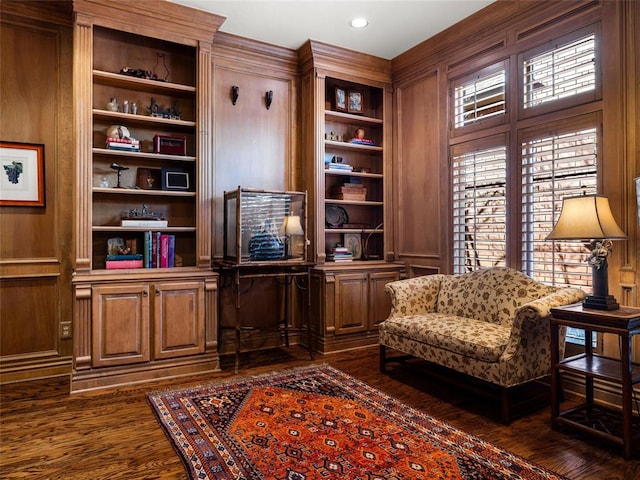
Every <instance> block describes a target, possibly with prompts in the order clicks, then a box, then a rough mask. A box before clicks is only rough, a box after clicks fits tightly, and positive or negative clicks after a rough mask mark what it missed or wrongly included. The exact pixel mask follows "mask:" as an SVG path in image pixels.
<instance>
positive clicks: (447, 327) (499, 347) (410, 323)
mask: <svg viewBox="0 0 640 480" xmlns="http://www.w3.org/2000/svg"><path fill="white" fill-rule="evenodd" d="M380 328H381V329H383V330H384V331H385V332H386V333H388V334H390V335H394V336H397V339H398V342H400V343H402V342H403V340H404V339H410V340H414V341H417V342H421V343H424V344H427V345H430V346H432V347H437V348H439V349H442V350H447V351H449V352H453V353H457V354H460V355H463V356H465V357H469V358H474V359H476V360H483V361H487V362H497V361H498V360H499V358H500V356H501V355H502V353H503V352H504V350H505V348H506V346H507V343H508V342H509V336H510V335H511V329H510V328H507V327H504V326H502V325H500V324H497V323H487V322H484V321H478V320H475V319H473V318H465V317H459V316H456V315H450V314H446V313H429V314H426V315H407V316H405V317H397V318H389V319H387V320H385V321H384V322H383V323H382V324H381V325H380ZM395 348H397V349H399V350H403V348H402V345H401V344H400V345H395Z"/></svg>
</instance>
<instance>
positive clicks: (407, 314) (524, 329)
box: [379, 267, 584, 424]
mask: <svg viewBox="0 0 640 480" xmlns="http://www.w3.org/2000/svg"><path fill="white" fill-rule="evenodd" d="M385 291H386V292H387V293H388V294H389V295H391V302H392V309H391V314H390V315H389V318H387V319H386V320H385V321H384V322H382V323H381V324H380V326H379V331H380V369H381V371H383V372H384V371H385V370H386V364H387V363H388V362H390V361H395V360H397V359H398V358H399V357H398V356H397V355H394V356H390V357H388V356H387V354H388V352H387V349H389V348H391V349H394V350H396V351H399V352H403V353H405V354H408V355H409V356H410V357H418V358H421V359H423V360H427V361H428V362H431V363H434V364H438V365H440V366H443V367H447V368H450V369H453V370H456V371H458V372H461V373H463V374H466V375H470V376H471V377H475V378H477V379H480V380H483V381H485V382H489V383H490V384H493V385H495V386H498V387H500V388H499V389H500V391H501V395H500V396H501V415H502V421H503V422H504V423H507V424H508V423H509V422H510V420H511V412H510V392H509V389H510V388H511V387H514V386H517V385H520V384H523V383H525V382H529V381H531V380H535V379H538V378H541V377H544V376H546V375H548V374H549V373H550V366H551V357H550V338H549V337H550V328H549V321H548V317H549V311H550V309H551V308H552V307H557V306H560V305H569V304H572V303H576V302H579V301H580V300H582V299H583V298H584V292H583V291H582V290H579V289H577V288H570V287H564V288H560V287H551V286H548V285H544V284H542V283H539V282H537V281H535V280H533V279H531V278H529V277H528V276H526V275H524V274H523V273H521V272H518V271H517V270H512V269H508V268H501V267H495V268H487V269H482V270H478V271H475V272H472V273H465V274H463V275H457V276H456V275H442V274H437V275H427V276H422V277H414V278H410V279H406V280H400V281H396V282H391V283H388V284H387V285H386V286H385ZM562 338H564V335H562ZM563 342H564V340H563ZM561 351H564V345H561ZM401 358H406V356H404V357H401Z"/></svg>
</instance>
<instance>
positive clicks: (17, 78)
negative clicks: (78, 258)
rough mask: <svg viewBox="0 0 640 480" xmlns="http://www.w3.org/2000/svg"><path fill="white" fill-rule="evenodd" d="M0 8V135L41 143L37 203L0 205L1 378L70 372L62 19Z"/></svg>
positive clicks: (66, 49) (25, 5)
mask: <svg viewBox="0 0 640 480" xmlns="http://www.w3.org/2000/svg"><path fill="white" fill-rule="evenodd" d="M40 3H41V5H35V4H34V3H33V2H5V1H3V2H2V5H1V6H0V10H1V11H0V21H1V24H0V37H1V38H2V41H1V42H0V71H1V72H2V75H0V92H2V94H0V138H1V139H2V140H3V141H10V142H24V143H41V144H44V159H45V165H44V169H45V202H46V205H45V206H44V207H7V206H3V207H0V318H1V321H0V382H9V381H17V380H22V379H24V378H29V377H30V376H32V375H34V371H35V372H36V373H35V374H36V375H38V376H48V375H57V374H62V373H66V374H68V373H69V371H70V364H71V348H72V346H71V333H72V332H71V320H72V314H71V288H70V287H71V253H72V252H71V250H72V245H73V243H72V223H71V222H72V202H71V197H72V194H71V178H73V175H72V169H73V148H72V147H73V145H72V142H73V140H72V139H73V136H72V115H73V112H72V102H71V58H72V55H71V49H72V30H71V15H70V9H69V8H68V5H67V6H65V5H64V4H61V3H60V2H40Z"/></svg>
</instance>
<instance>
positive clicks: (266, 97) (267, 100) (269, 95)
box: [264, 90, 273, 110]
mask: <svg viewBox="0 0 640 480" xmlns="http://www.w3.org/2000/svg"><path fill="white" fill-rule="evenodd" d="M264 101H265V103H266V104H267V110H269V107H270V106H271V102H273V90H269V91H268V92H267V93H265V95H264Z"/></svg>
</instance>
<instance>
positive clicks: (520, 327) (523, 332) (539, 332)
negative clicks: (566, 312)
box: [502, 287, 585, 361]
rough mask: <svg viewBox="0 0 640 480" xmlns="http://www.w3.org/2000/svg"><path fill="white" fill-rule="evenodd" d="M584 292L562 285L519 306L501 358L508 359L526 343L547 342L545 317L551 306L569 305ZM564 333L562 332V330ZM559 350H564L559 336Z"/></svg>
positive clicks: (578, 299)
mask: <svg viewBox="0 0 640 480" xmlns="http://www.w3.org/2000/svg"><path fill="white" fill-rule="evenodd" d="M584 297H585V293H584V292H583V291H582V290H580V289H578V288H573V287H564V288H560V289H559V290H557V291H555V292H553V293H550V294H549V295H545V296H544V297H542V298H539V299H537V300H532V301H530V302H528V303H525V304H524V305H522V306H521V307H519V308H518V309H517V310H516V311H515V314H514V319H513V324H512V326H511V338H510V339H509V343H508V344H507V347H506V349H505V351H504V353H503V355H502V359H503V360H505V361H508V359H510V358H511V357H513V356H514V355H517V354H518V353H517V352H518V351H520V350H521V349H522V348H526V347H525V346H526V345H529V346H531V345H534V344H535V343H536V342H540V341H542V343H543V344H545V345H546V344H548V338H549V323H548V321H547V318H548V317H549V315H550V314H551V309H552V308H553V307H560V306H563V305H571V304H573V303H577V302H579V301H581V300H582V299H583V298H584ZM563 335H564V332H563ZM560 351H561V352H564V338H561V346H560Z"/></svg>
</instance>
